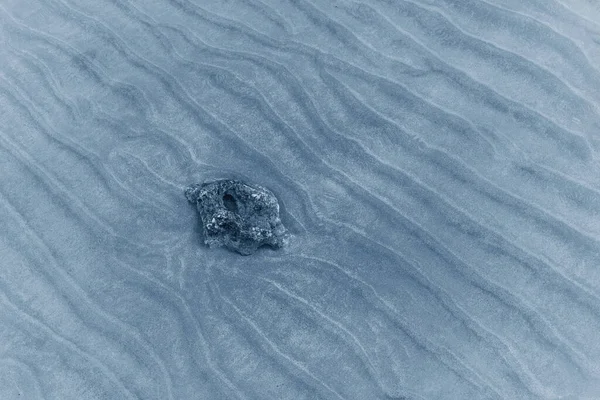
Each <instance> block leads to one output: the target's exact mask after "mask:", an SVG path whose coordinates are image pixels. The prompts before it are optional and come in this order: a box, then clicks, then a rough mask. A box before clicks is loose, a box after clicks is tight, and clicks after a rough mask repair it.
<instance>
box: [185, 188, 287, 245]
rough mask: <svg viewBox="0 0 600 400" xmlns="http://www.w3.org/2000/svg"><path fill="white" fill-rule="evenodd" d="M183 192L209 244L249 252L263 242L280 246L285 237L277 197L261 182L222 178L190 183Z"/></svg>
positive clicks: (263, 243)
mask: <svg viewBox="0 0 600 400" xmlns="http://www.w3.org/2000/svg"><path fill="white" fill-rule="evenodd" d="M185 196H186V197H187V199H188V201H189V202H190V203H192V204H195V205H196V208H197V210H198V213H199V215H200V219H201V220H202V227H203V231H204V242H205V243H206V244H207V245H208V246H209V247H219V246H225V247H227V248H229V249H230V250H233V251H236V252H238V253H240V254H242V255H250V254H252V253H254V252H255V251H256V250H257V249H258V248H259V247H260V246H263V245H269V246H271V247H272V248H275V249H277V248H280V247H282V246H283V245H284V244H285V241H286V240H287V232H286V229H285V227H284V226H283V224H282V223H281V220H280V219H279V203H278V202H277V198H276V197H275V195H274V194H273V193H272V192H271V191H270V190H268V189H266V188H264V187H262V186H258V185H250V184H247V183H244V182H242V181H238V180H229V179H222V180H217V181H211V182H205V183H202V184H195V185H191V186H189V187H188V188H187V189H186V190H185Z"/></svg>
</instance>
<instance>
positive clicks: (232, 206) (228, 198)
mask: <svg viewBox="0 0 600 400" xmlns="http://www.w3.org/2000/svg"><path fill="white" fill-rule="evenodd" d="M223 205H224V206H225V208H226V209H228V210H229V211H231V212H234V213H237V212H238V206H237V202H236V201H235V198H234V197H233V196H232V195H230V194H229V193H226V194H225V195H224V196H223Z"/></svg>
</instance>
